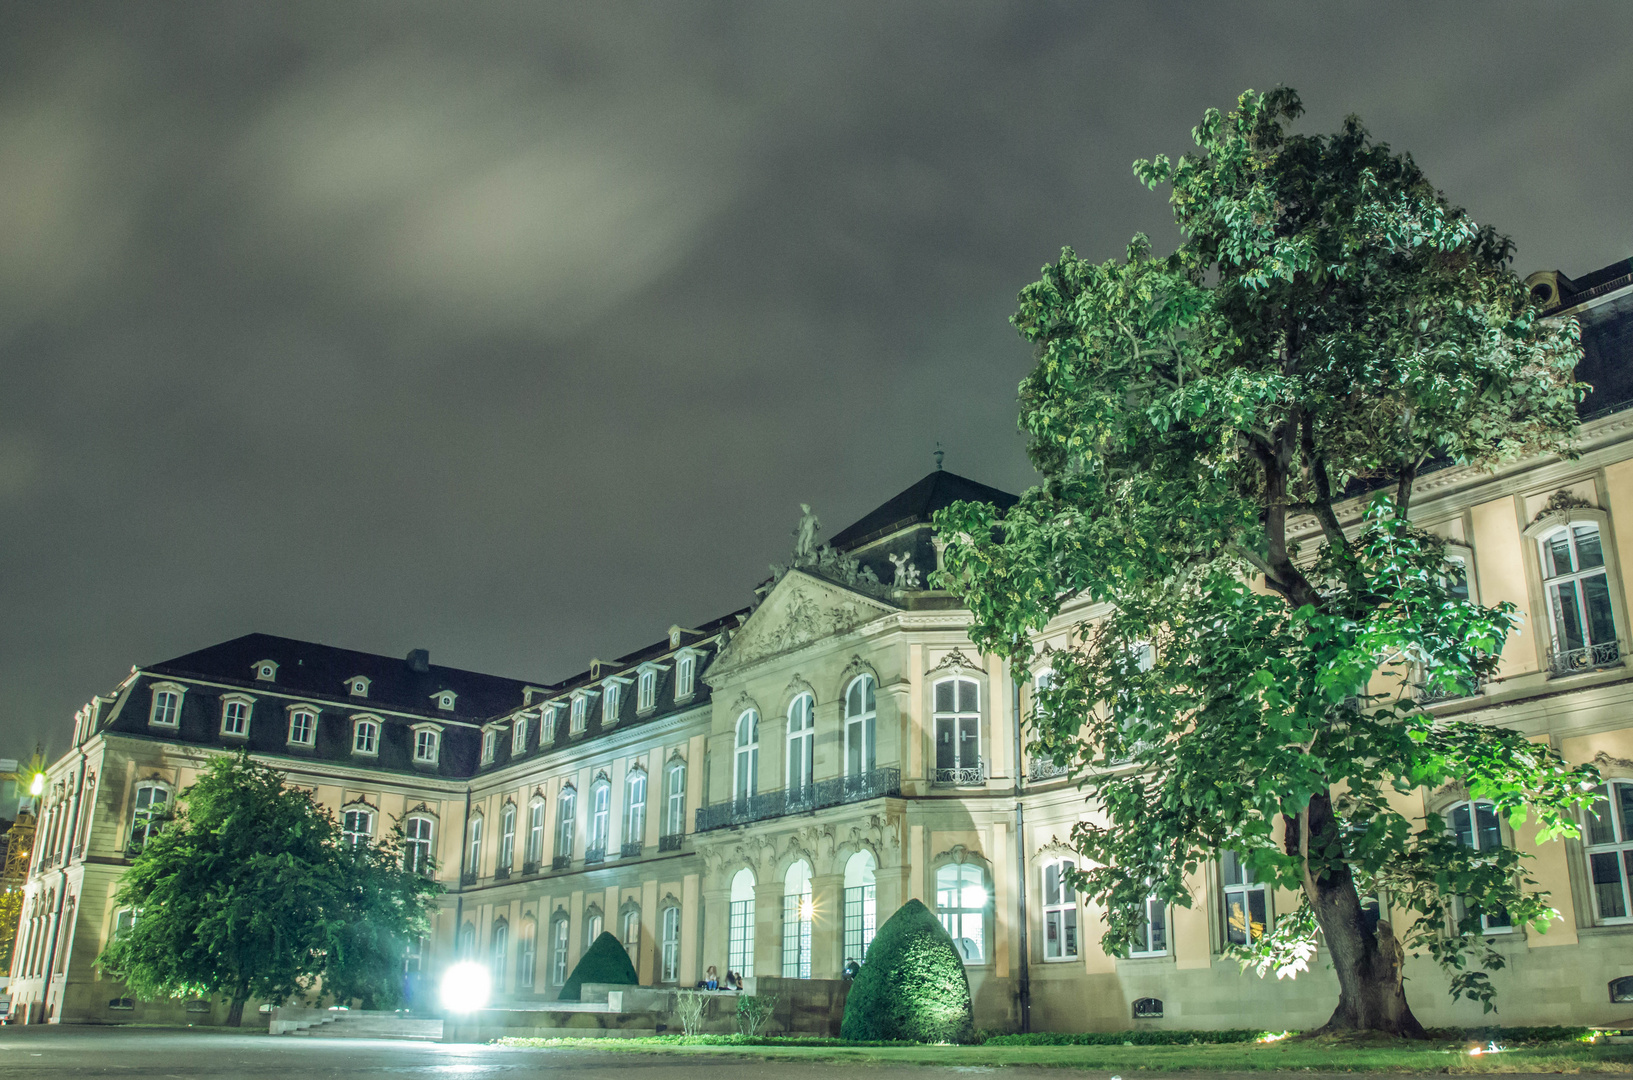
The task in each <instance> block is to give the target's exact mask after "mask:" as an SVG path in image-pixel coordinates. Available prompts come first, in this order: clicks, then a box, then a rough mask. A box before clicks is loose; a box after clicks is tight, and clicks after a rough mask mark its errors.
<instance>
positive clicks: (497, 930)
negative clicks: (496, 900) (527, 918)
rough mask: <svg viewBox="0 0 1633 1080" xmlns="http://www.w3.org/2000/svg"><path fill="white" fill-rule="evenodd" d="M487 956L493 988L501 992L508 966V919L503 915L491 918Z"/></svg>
mask: <svg viewBox="0 0 1633 1080" xmlns="http://www.w3.org/2000/svg"><path fill="white" fill-rule="evenodd" d="M488 957H489V966H488V971H489V972H490V974H491V976H492V978H493V985H494V988H495V989H496V990H499V991H500V992H501V993H503V992H504V989H505V976H506V975H507V974H508V973H509V966H510V920H509V919H507V918H505V917H504V916H503V915H501V916H499V917H498V918H497V919H494V920H493V926H492V928H491V929H490V930H489V931H488Z"/></svg>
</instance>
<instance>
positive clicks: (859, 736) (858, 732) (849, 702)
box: [844, 672, 879, 777]
mask: <svg viewBox="0 0 1633 1080" xmlns="http://www.w3.org/2000/svg"><path fill="white" fill-rule="evenodd" d="M878 693H879V684H878V681H877V680H876V679H875V678H874V676H873V673H872V672H863V673H862V674H860V675H858V676H856V677H855V678H854V679H852V680H851V681H850V683H849V685H847V686H846V687H845V698H844V701H845V775H846V776H847V777H862V776H866V775H867V774H868V773H870V772H872V771H873V770H874V767H875V766H876V764H877V758H878V748H877V746H876V745H875V742H874V735H875V731H876V730H877V727H878V715H879V708H878Z"/></svg>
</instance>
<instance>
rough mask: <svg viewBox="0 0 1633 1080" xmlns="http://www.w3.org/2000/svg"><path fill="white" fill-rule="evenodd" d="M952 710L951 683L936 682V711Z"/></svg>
mask: <svg viewBox="0 0 1633 1080" xmlns="http://www.w3.org/2000/svg"><path fill="white" fill-rule="evenodd" d="M952 711H953V684H952V683H950V682H944V683H937V684H936V712H952Z"/></svg>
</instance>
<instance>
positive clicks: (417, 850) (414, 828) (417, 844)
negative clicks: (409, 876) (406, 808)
mask: <svg viewBox="0 0 1633 1080" xmlns="http://www.w3.org/2000/svg"><path fill="white" fill-rule="evenodd" d="M431 829H432V825H431V819H430V818H426V817H411V818H409V819H408V820H407V821H406V822H404V823H403V867H404V869H406V870H408V871H409V872H410V873H414V874H429V873H430V872H431Z"/></svg>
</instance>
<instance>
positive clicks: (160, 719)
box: [147, 682, 187, 728]
mask: <svg viewBox="0 0 1633 1080" xmlns="http://www.w3.org/2000/svg"><path fill="white" fill-rule="evenodd" d="M186 694H187V687H185V686H183V685H181V684H180V683H172V682H162V683H154V684H153V704H152V706H151V707H150V708H149V709H148V714H147V722H148V726H150V727H156V728H175V727H179V726H180V725H181V699H182V698H183V697H184V696H186Z"/></svg>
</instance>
